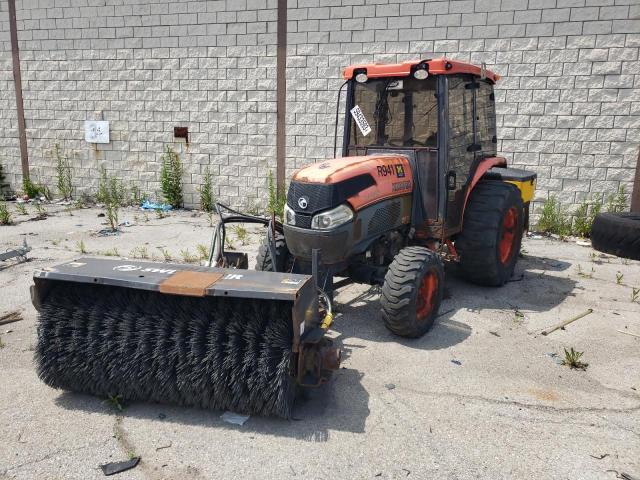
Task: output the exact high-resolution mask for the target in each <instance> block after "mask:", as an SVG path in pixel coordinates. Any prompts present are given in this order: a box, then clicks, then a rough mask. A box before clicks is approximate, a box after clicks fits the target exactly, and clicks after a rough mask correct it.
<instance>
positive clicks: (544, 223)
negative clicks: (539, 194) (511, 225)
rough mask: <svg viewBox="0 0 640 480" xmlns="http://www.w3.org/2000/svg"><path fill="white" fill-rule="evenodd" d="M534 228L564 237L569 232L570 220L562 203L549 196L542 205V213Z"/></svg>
mask: <svg viewBox="0 0 640 480" xmlns="http://www.w3.org/2000/svg"><path fill="white" fill-rule="evenodd" d="M536 229H537V230H538V231H540V232H544V233H554V234H556V235H560V236H561V237H566V236H567V235H569V234H570V233H571V220H570V219H569V217H568V216H567V214H566V212H565V211H564V208H563V207H562V205H561V204H560V203H559V202H558V201H557V200H556V197H554V196H551V197H549V199H548V200H546V201H545V202H544V204H543V205H542V213H541V214H540V220H538V225H537V227H536Z"/></svg>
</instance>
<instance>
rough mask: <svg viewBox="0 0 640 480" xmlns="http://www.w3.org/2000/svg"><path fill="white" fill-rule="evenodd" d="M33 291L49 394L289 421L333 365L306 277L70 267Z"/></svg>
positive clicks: (127, 265)
mask: <svg viewBox="0 0 640 480" xmlns="http://www.w3.org/2000/svg"><path fill="white" fill-rule="evenodd" d="M34 283H35V285H34V286H32V287H31V288H32V293H31V296H32V301H33V304H34V306H35V307H36V309H37V310H38V312H39V315H38V317H39V322H38V345H37V348H36V355H35V357H36V364H37V370H38V375H39V377H40V378H41V379H42V380H43V381H44V382H45V383H46V384H47V385H50V386H51V387H54V388H61V389H64V390H71V391H75V392H82V393H88V394H92V395H97V396H100V397H108V396H115V395H120V396H121V397H122V398H123V399H124V400H129V401H136V400H139V401H154V402H160V403H173V404H178V405H185V406H194V407H201V408H213V409H219V410H232V411H234V412H238V413H245V414H260V415H272V416H278V417H284V418H289V417H290V416H291V409H292V407H293V402H294V398H295V392H296V388H297V386H303V387H313V386H319V385H321V384H323V383H325V382H326V381H327V380H328V378H329V375H330V372H331V370H333V369H336V368H337V367H338V365H339V356H340V355H339V351H338V350H337V349H336V348H335V347H333V346H332V344H331V341H330V340H329V339H327V338H326V337H325V336H324V333H325V332H326V329H327V328H328V325H329V324H330V313H329V314H328V315H327V316H324V317H322V315H321V314H320V311H319V307H318V295H317V292H316V287H315V284H314V282H313V279H312V277H310V276H306V275H292V274H283V273H269V272H259V271H251V270H227V269H222V268H205V267H192V266H186V265H174V264H166V263H150V262H133V261H118V260H107V259H95V258H81V259H79V260H76V261H73V262H69V263H66V264H62V265H59V266H56V267H53V268H47V269H44V270H40V271H37V272H36V273H35V274H34ZM327 320H329V321H327Z"/></svg>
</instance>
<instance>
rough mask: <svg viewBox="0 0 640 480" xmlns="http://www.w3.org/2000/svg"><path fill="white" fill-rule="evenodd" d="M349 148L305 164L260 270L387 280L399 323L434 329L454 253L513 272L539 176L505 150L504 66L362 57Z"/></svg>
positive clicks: (490, 279)
mask: <svg viewBox="0 0 640 480" xmlns="http://www.w3.org/2000/svg"><path fill="white" fill-rule="evenodd" d="M344 78H345V80H346V85H347V101H346V102H347V105H346V114H345V121H344V135H343V146H342V158H336V159H334V160H328V161H325V162H321V163H317V164H314V165H310V166H308V167H305V168H302V169H300V170H298V171H297V172H295V173H294V175H293V178H292V180H291V184H290V186H289V191H288V196H287V204H286V206H285V221H284V225H283V227H282V234H281V235H278V236H277V238H276V248H275V249H273V248H272V250H275V257H276V260H275V262H272V261H271V259H272V257H273V255H272V253H273V252H271V251H270V249H269V245H268V244H265V245H263V247H262V248H261V250H260V253H259V255H258V259H257V268H258V269H262V270H273V268H274V265H275V267H276V269H277V270H278V271H293V272H300V273H310V272H311V271H312V270H313V268H312V263H313V251H314V250H317V251H319V252H320V262H319V268H317V269H316V270H317V271H318V272H319V281H318V283H319V286H320V288H322V289H324V290H325V291H327V292H329V293H330V292H332V291H333V289H334V285H333V278H334V276H339V277H344V278H345V279H346V280H343V282H342V283H340V285H343V284H344V283H347V282H349V281H355V282H361V283H367V284H372V285H381V286H382V296H381V307H382V316H383V318H384V321H385V324H386V326H387V327H388V328H389V329H390V330H391V331H392V332H394V333H396V334H398V335H402V336H408V337H418V336H421V335H423V334H424V333H425V332H427V331H428V330H429V328H430V327H431V325H432V324H433V320H434V318H435V317H436V315H437V311H438V307H439V305H440V302H441V300H442V292H443V282H444V278H443V276H444V269H443V262H442V261H443V260H451V261H453V262H456V263H458V264H459V265H460V269H461V271H462V273H463V275H464V277H466V278H468V279H469V280H471V281H473V282H476V283H479V284H483V285H494V286H500V285H502V284H504V283H505V282H506V281H507V280H508V279H509V278H510V277H511V275H512V273H513V269H514V266H515V264H516V261H517V259H518V252H519V250H520V242H521V239H522V233H523V230H524V229H525V228H526V226H527V223H528V218H529V202H530V201H531V199H532V197H533V193H534V188H535V179H536V175H535V174H534V173H531V172H526V171H523V170H515V169H509V168H506V167H507V162H506V160H505V159H504V158H502V157H499V156H497V149H496V146H497V137H496V113H495V95H494V91H493V86H494V84H495V82H496V81H497V80H498V78H499V77H498V75H496V74H494V73H493V72H491V71H489V70H486V69H485V68H484V67H477V66H474V65H470V64H467V63H462V62H457V61H453V60H448V59H445V58H441V59H436V60H422V61H409V62H404V63H400V64H395V65H380V64H370V65H354V66H351V67H348V68H346V69H345V70H344Z"/></svg>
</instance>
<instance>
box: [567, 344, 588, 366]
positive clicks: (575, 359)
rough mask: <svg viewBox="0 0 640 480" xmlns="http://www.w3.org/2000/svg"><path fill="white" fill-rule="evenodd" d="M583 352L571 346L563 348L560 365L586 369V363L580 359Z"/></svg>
mask: <svg viewBox="0 0 640 480" xmlns="http://www.w3.org/2000/svg"><path fill="white" fill-rule="evenodd" d="M583 354H584V352H578V351H576V350H574V349H573V347H571V349H570V350H567V349H566V348H565V349H564V359H563V360H562V365H567V366H568V367H569V368H575V369H578V370H586V368H587V367H588V366H589V364H588V363H585V362H582V361H580V359H581V358H582V355H583Z"/></svg>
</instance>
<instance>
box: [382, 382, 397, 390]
mask: <svg viewBox="0 0 640 480" xmlns="http://www.w3.org/2000/svg"><path fill="white" fill-rule="evenodd" d="M384 387H385V388H386V389H387V390H393V389H395V388H396V384H395V383H387V384H385V386H384Z"/></svg>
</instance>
